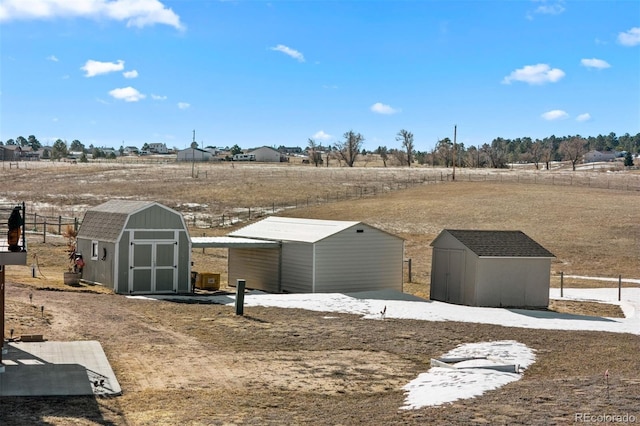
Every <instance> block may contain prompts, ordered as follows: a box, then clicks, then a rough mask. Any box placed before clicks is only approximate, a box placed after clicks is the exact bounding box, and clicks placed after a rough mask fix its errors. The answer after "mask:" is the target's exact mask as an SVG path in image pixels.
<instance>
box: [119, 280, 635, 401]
mask: <svg viewBox="0 0 640 426" xmlns="http://www.w3.org/2000/svg"><path fill="white" fill-rule="evenodd" d="M129 297H131V298H137V299H148V300H176V299H190V298H198V300H207V301H209V302H212V303H219V304H224V305H233V304H235V296H234V295H232V294H226V295H212V296H201V295H198V296H162V295H153V296H129ZM550 297H551V298H552V299H559V300H579V301H590V302H600V303H611V304H616V305H619V306H620V307H621V308H622V310H623V312H624V314H625V318H601V317H593V316H582V315H573V314H562V313H557V312H551V311H542V310H526V309H504V308H477V307H469V306H460V305H451V304H448V303H443V302H437V301H429V300H424V299H421V298H418V297H415V296H412V295H410V294H406V293H400V292H396V291H380V292H364V293H352V294H338V293H330V294H321V293H315V294H268V293H263V292H259V291H252V292H249V293H248V294H246V295H245V298H244V303H245V307H251V306H264V307H278V308H299V309H307V310H310V311H318V312H341V313H350V314H356V315H360V316H362V318H364V319H373V320H384V319H389V318H399V319H415V320H423V321H459V322H473V323H484V324H496V325H502V326H506V327H522V328H536V329H546V330H587V331H606V332H612V333H632V334H636V335H640V315H639V313H640V288H635V287H634V288H628V287H625V288H622V291H621V300H620V301H618V289H617V288H588V289H577V288H565V289H564V290H563V297H562V298H561V297H560V289H559V288H552V289H551V290H550ZM323 318H325V319H331V318H333V317H331V316H324V317H323ZM427 355H428V356H429V355H430V356H431V357H433V358H439V357H445V358H448V357H474V356H483V357H484V356H489V357H491V358H498V359H500V362H502V363H504V364H514V365H519V367H520V368H519V371H521V370H522V369H526V368H527V367H528V366H529V365H531V364H532V363H533V362H534V360H535V355H534V353H533V350H531V349H529V348H528V347H527V346H525V345H523V344H522V343H518V342H515V341H498V342H479V343H470V344H466V345H462V346H460V347H458V348H456V349H454V350H452V351H451V352H448V353H447V354H444V355H440V354H427ZM479 365H480V366H482V365H487V361H486V360H480V361H476V360H474V361H465V362H464V363H460V364H457V365H456V367H466V368H464V369H452V368H447V367H432V368H431V369H430V370H429V371H428V372H426V373H423V374H420V375H419V376H418V377H417V378H416V379H414V380H413V381H411V382H410V383H408V384H407V385H406V386H405V387H404V390H405V391H406V392H407V396H406V399H405V405H404V406H403V407H402V408H403V409H416V408H420V407H425V406H432V405H440V404H445V403H448V402H452V401H456V400H458V399H463V398H473V397H475V396H478V395H481V394H482V393H484V392H486V391H488V390H491V389H496V388H498V387H500V386H503V385H505V384H507V383H510V382H513V381H515V380H518V379H519V378H520V374H518V373H507V372H503V371H497V370H493V369H486V368H469V367H478V366H479Z"/></svg>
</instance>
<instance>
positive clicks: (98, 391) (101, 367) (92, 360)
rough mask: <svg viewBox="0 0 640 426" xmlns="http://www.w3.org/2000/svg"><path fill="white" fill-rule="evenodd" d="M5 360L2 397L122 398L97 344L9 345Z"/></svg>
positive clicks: (0, 382) (31, 343) (0, 383)
mask: <svg viewBox="0 0 640 426" xmlns="http://www.w3.org/2000/svg"><path fill="white" fill-rule="evenodd" d="M5 350H7V352H6V353H5V354H4V355H3V356H2V360H3V364H4V366H5V371H4V373H0V396H71V395H120V394H121V393H122V390H121V389H120V384H119V383H118V380H117V379H116V376H115V374H114V373H113V370H112V369H111V365H110V364H109V361H108V360H107V357H106V355H105V354H104V351H103V350H102V346H101V345H100V343H99V342H97V341H78V342H47V341H44V342H10V343H8V344H6V345H5Z"/></svg>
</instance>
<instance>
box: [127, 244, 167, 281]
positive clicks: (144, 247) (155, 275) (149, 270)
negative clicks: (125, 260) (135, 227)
mask: <svg viewBox="0 0 640 426" xmlns="http://www.w3.org/2000/svg"><path fill="white" fill-rule="evenodd" d="M177 248H178V241H177V240H173V241H171V240H166V241H158V240H154V241H145V240H133V241H131V250H130V251H129V265H130V266H129V292H130V293H168V292H175V291H177V289H178V250H177Z"/></svg>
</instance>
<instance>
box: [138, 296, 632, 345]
mask: <svg viewBox="0 0 640 426" xmlns="http://www.w3.org/2000/svg"><path fill="white" fill-rule="evenodd" d="M563 295H564V297H562V298H561V297H560V289H558V288H552V289H551V290H550V297H551V298H552V299H559V300H582V301H590V302H601V303H611V304H616V305H619V306H620V307H621V309H622V311H623V312H624V314H625V318H604V317H594V316H584V315H575V314H565V313H558V312H552V311H544V310H530V309H505V308H479V307H472V306H462V305H452V304H449V303H444V302H438V301H433V300H424V299H421V298H419V297H416V296H412V295H410V294H406V293H400V292H396V291H392V290H384V291H379V292H363V293H350V294H340V293H290V294H270V293H263V292H260V291H251V292H249V293H247V294H246V295H245V298H244V304H245V306H246V307H251V306H264V307H275V308H299V309H307V310H310V311H317V312H341V313H349V314H356V315H361V316H362V317H363V318H365V319H378V320H380V319H382V318H383V315H381V312H382V311H383V310H384V312H385V313H384V318H387V319H389V318H397V319H414V320H422V321H458V322H474V323H483V324H495V325H501V326H505V327H521V328H536V329H545V330H589V331H607V332H611V333H632V334H636V335H640V315H639V313H640V288H635V287H633V288H629V287H625V288H623V289H622V293H621V296H622V297H621V299H622V300H621V301H618V289H617V288H585V289H577V288H565V289H564V292H563ZM132 297H137V298H145V299H157V300H167V299H169V300H179V299H190V298H193V297H197V298H198V300H202V301H204V300H206V301H209V302H212V303H219V304H223V305H233V304H234V303H235V296H234V295H232V294H231V295H212V296H201V295H198V296H179V295H178V296H176V295H153V296H132Z"/></svg>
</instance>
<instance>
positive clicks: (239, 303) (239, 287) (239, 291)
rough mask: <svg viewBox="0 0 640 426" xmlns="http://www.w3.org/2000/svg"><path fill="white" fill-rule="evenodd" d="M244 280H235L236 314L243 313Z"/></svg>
mask: <svg viewBox="0 0 640 426" xmlns="http://www.w3.org/2000/svg"><path fill="white" fill-rule="evenodd" d="M245 283H246V281H245V280H236V315H244V286H245Z"/></svg>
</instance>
